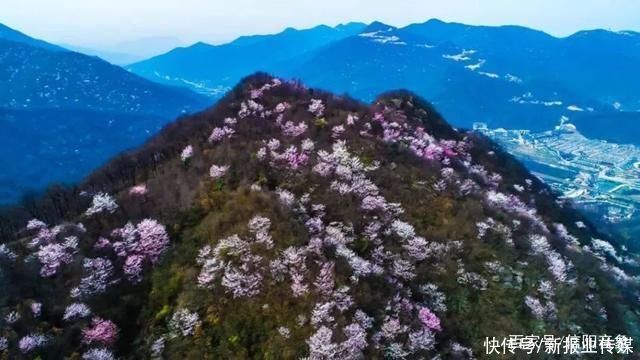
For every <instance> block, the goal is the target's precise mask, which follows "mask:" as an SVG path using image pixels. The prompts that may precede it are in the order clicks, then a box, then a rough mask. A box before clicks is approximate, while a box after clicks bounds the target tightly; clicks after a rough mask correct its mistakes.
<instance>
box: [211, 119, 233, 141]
mask: <svg viewBox="0 0 640 360" xmlns="http://www.w3.org/2000/svg"><path fill="white" fill-rule="evenodd" d="M237 123H238V120H236V118H226V119H225V120H224V126H223V127H216V128H214V129H213V131H211V135H209V142H210V143H212V144H213V143H218V142H220V141H222V140H224V139H231V137H232V136H233V134H235V133H236V131H235V130H234V127H235V125H236V124H237Z"/></svg>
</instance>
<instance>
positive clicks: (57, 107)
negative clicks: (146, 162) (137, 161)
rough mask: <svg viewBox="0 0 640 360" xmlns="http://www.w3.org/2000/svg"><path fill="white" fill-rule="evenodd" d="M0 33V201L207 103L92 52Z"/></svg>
mask: <svg viewBox="0 0 640 360" xmlns="http://www.w3.org/2000/svg"><path fill="white" fill-rule="evenodd" d="M1 29H2V30H1V31H0V153H2V154H5V155H3V156H2V157H0V167H2V169H3V171H2V173H0V203H7V202H13V201H16V200H17V199H18V198H19V197H20V196H22V195H23V194H25V193H26V192H27V191H29V190H34V191H39V190H41V189H43V188H44V187H45V186H46V185H47V184H49V183H51V182H55V181H57V182H68V181H78V180H79V179H81V178H82V177H83V176H85V175H86V174H87V173H88V172H89V171H90V170H91V169H93V168H95V167H96V166H98V165H99V164H101V163H102V162H104V161H106V160H107V159H109V158H110V157H112V156H114V155H115V154H117V153H119V152H120V151H123V150H125V149H128V148H130V147H133V146H136V145H138V144H140V143H141V142H142V141H144V140H145V139H147V138H148V137H149V136H150V135H152V134H153V133H155V132H157V131H158V130H159V129H160V128H161V127H162V126H163V125H164V124H166V123H167V122H169V121H171V120H174V119H175V118H176V117H177V116H180V115H182V114H187V113H192V112H195V111H198V110H200V109H203V108H204V107H206V106H207V105H209V104H211V103H212V101H211V100H210V99H207V98H205V97H204V96H202V95H198V94H196V93H194V92H192V91H190V90H188V89H185V88H178V87H170V86H165V85H161V84H158V83H155V82H151V81H149V80H146V79H144V78H141V77H139V76H137V75H135V74H132V73H130V72H128V71H126V70H124V69H122V68H121V67H118V66H114V65H111V64H109V63H107V62H106V61H103V60H101V59H99V58H97V57H91V56H86V55H83V54H80V53H76V52H73V51H69V50H66V49H64V48H62V47H59V46H56V45H52V44H49V43H46V42H44V41H41V40H36V39H33V38H31V37H29V36H27V35H24V34H22V33H20V32H17V31H14V30H12V29H10V28H8V27H2V28H1Z"/></svg>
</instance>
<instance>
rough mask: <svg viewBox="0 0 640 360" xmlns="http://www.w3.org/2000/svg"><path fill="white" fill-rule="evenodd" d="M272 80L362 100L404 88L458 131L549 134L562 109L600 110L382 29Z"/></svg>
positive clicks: (474, 57) (475, 57)
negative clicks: (480, 126) (477, 125)
mask: <svg viewBox="0 0 640 360" xmlns="http://www.w3.org/2000/svg"><path fill="white" fill-rule="evenodd" d="M277 73H283V74H285V75H286V76H289V77H295V78H300V79H303V80H304V81H305V82H307V83H309V84H310V85H312V86H316V87H320V88H325V89H330V90H332V91H336V92H339V93H348V94H350V95H352V96H355V97H357V98H359V99H365V100H368V101H370V100H372V99H373V98H374V97H375V94H377V93H380V92H381V91H384V89H385V87H388V88H408V89H411V90H412V91H415V92H416V93H418V94H420V95H421V96H424V97H426V98H428V99H430V100H432V101H433V103H434V104H436V105H437V106H438V108H439V109H440V110H441V111H442V113H443V114H444V115H445V116H447V118H449V119H450V120H451V122H452V123H453V124H455V125H456V126H462V127H471V125H472V123H473V122H476V121H482V122H486V123H490V124H491V125H492V126H493V127H500V126H503V127H514V126H516V127H517V126H519V127H518V128H526V129H548V128H549V127H552V126H553V125H554V124H556V123H557V121H558V119H559V118H560V116H562V115H565V114H567V113H569V112H570V111H568V110H567V105H568V104H580V106H582V107H584V108H592V109H598V110H600V109H602V108H603V107H602V106H600V105H599V104H598V103H597V102H594V101H589V100H588V99H585V98H582V97H580V96H577V95H575V94H574V93H572V92H570V91H568V90H567V89H566V88H564V87H563V86H562V85H559V86H553V84H550V83H548V82H544V81H538V82H534V81H529V82H525V81H523V80H521V79H520V78H518V77H516V76H515V75H513V74H511V73H508V72H504V70H502V69H501V68H499V67H493V66H490V65H489V61H486V60H485V59H484V58H483V54H481V53H478V52H476V51H474V50H469V49H467V48H464V47H460V46H458V45H457V44H455V43H453V42H442V43H440V42H434V41H433V40H432V39H429V38H427V37H423V36H421V35H420V34H416V32H415V31H408V30H406V29H397V28H394V27H391V26H388V25H384V24H381V23H375V24H373V25H372V26H371V27H370V28H367V29H364V30H363V31H362V32H361V33H360V34H358V35H357V36H352V37H348V38H345V39H343V40H340V41H336V42H334V43H332V44H330V45H328V46H326V47H324V48H322V49H320V50H318V51H316V52H314V53H313V54H312V56H310V57H308V58H307V59H305V61H303V62H301V63H299V64H296V65H295V66H289V67H288V68H287V69H284V68H283V69H282V70H281V71H279V72H278V71H277ZM460 104H464V106H460ZM563 104H566V105H563Z"/></svg>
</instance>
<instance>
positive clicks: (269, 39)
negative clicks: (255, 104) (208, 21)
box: [128, 23, 365, 96]
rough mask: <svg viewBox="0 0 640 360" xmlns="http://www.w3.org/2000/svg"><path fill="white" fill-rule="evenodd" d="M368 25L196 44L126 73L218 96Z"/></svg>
mask: <svg viewBox="0 0 640 360" xmlns="http://www.w3.org/2000/svg"><path fill="white" fill-rule="evenodd" d="M364 26H365V25H364V24H360V23H350V24H346V25H340V26H337V27H334V28H332V27H328V26H324V25H322V26H317V27H314V28H312V29H305V30H296V29H293V28H288V29H286V30H284V31H283V32H281V33H278V34H275V35H256V36H244V37H240V38H238V39H236V40H234V41H232V42H231V43H228V44H224V45H209V44H205V43H197V44H194V45H192V46H189V47H186V48H177V49H174V50H172V51H170V52H169V53H167V54H163V55H160V56H156V57H153V58H151V59H149V60H145V61H141V62H139V63H136V64H132V65H131V66H129V67H128V69H129V70H131V71H132V72H134V73H136V74H138V75H140V76H143V77H146V78H148V79H150V80H154V81H160V82H163V83H168V84H172V85H181V86H188V87H190V88H192V89H194V90H196V91H198V92H201V93H204V94H207V95H213V96H220V95H222V94H224V92H226V91H227V90H228V89H229V88H230V87H231V86H233V85H234V84H235V83H237V82H238V81H239V80H240V79H241V78H242V76H244V75H245V74H247V73H251V72H255V71H258V70H270V69H271V68H272V67H275V66H277V65H279V64H280V63H286V61H287V60H288V59H292V58H295V57H298V56H304V54H305V53H307V52H309V51H312V50H314V49H317V48H320V47H322V46H325V45H327V44H329V43H331V42H333V41H335V40H338V39H341V38H344V37H348V36H350V35H353V34H357V33H358V32H359V31H360V30H362V28H363V27H364ZM256 54H260V56H256Z"/></svg>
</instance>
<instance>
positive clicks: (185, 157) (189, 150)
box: [180, 145, 193, 163]
mask: <svg viewBox="0 0 640 360" xmlns="http://www.w3.org/2000/svg"><path fill="white" fill-rule="evenodd" d="M192 157H193V146H191V145H187V146H185V148H184V149H182V152H181V153H180V160H182V162H183V163H187V162H188V161H189V159H191V158H192Z"/></svg>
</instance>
